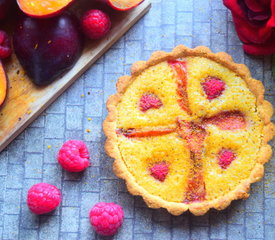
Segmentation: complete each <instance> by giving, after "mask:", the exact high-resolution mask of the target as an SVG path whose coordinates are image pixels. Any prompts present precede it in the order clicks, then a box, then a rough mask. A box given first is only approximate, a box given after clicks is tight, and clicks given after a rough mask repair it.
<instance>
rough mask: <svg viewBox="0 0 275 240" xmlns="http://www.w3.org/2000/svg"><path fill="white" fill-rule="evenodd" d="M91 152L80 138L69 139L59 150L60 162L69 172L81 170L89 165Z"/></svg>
mask: <svg viewBox="0 0 275 240" xmlns="http://www.w3.org/2000/svg"><path fill="white" fill-rule="evenodd" d="M89 158H90V156H89V152H88V148H87V146H86V144H85V143H84V142H82V141H78V140H69V141H67V142H65V143H64V144H63V146H62V147H61V149H60V150H59V152H58V162H59V164H60V165H61V166H62V167H63V168H64V169H65V170H67V171H69V172H81V171H83V170H84V169H86V168H87V167H88V166H89V165H90V162H89Z"/></svg>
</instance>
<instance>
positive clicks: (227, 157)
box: [218, 149, 236, 169]
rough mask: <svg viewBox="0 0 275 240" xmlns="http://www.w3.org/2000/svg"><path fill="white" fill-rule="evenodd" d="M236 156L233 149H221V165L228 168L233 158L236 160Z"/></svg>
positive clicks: (219, 159) (219, 158) (219, 157)
mask: <svg viewBox="0 0 275 240" xmlns="http://www.w3.org/2000/svg"><path fill="white" fill-rule="evenodd" d="M235 158H236V156H235V154H234V153H233V152H232V151H231V150H225V149H223V150H221V151H220V153H219V156H218V161H219V165H220V166H221V168H222V169H226V168H228V166H229V165H230V164H231V162H232V161H233V160H235Z"/></svg>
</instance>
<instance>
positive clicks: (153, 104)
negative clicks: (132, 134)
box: [139, 93, 162, 112]
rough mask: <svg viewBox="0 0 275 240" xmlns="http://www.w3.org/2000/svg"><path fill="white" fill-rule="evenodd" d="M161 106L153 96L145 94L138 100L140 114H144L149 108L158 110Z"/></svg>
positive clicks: (159, 101) (158, 100)
mask: <svg viewBox="0 0 275 240" xmlns="http://www.w3.org/2000/svg"><path fill="white" fill-rule="evenodd" d="M161 106H162V102H161V100H160V99H159V98H158V97H157V96H156V95H154V94H151V93H145V94H143V95H142V97H141V98H140V100H139V108H140V110H141V111H142V112H146V111H147V110H149V109H151V108H156V109H158V108H160V107H161Z"/></svg>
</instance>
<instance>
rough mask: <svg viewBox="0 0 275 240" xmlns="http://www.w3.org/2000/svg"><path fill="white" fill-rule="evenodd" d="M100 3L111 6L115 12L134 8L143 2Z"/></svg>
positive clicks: (139, 0) (113, 0)
mask: <svg viewBox="0 0 275 240" xmlns="http://www.w3.org/2000/svg"><path fill="white" fill-rule="evenodd" d="M101 1H103V2H106V3H107V4H108V5H109V6H111V7H112V8H114V9H116V10H119V11H126V10H130V9H132V8H134V7H137V6H138V5H139V4H141V3H142V2H143V1H144V0H101Z"/></svg>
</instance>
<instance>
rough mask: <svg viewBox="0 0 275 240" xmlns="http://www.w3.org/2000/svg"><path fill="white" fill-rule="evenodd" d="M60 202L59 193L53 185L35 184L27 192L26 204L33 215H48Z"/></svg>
mask: <svg viewBox="0 0 275 240" xmlns="http://www.w3.org/2000/svg"><path fill="white" fill-rule="evenodd" d="M60 202H61V193H60V191H59V190H58V189H57V188H56V187H55V186H54V185H51V184H48V183H37V184H35V185H33V186H32V187H31V188H30V189H29V191H28V195H27V204H28V207H29V209H30V210H31V211H32V212H33V213H35V214H44V213H49V212H51V211H53V210H54V209H56V208H57V206H58V205H59V204H60Z"/></svg>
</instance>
